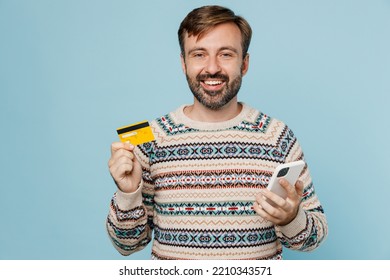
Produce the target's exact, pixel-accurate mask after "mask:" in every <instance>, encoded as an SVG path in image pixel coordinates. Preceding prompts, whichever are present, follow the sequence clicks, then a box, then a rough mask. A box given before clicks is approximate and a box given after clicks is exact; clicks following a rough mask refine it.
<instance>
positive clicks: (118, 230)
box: [106, 147, 154, 256]
mask: <svg viewBox="0 0 390 280" xmlns="http://www.w3.org/2000/svg"><path fill="white" fill-rule="evenodd" d="M134 153H135V155H136V156H137V158H138V160H139V162H140V163H141V166H142V170H143V174H142V180H141V183H140V185H139V187H138V189H137V190H136V191H135V192H134V193H124V192H122V191H120V190H117V191H116V193H115V194H114V196H113V197H112V199H111V204H110V209H109V213H108V217H107V220H106V227H107V232H108V235H109V237H110V238H111V241H112V243H113V245H114V247H115V249H116V250H117V251H118V252H119V253H121V254H122V255H124V256H128V255H130V254H132V253H135V252H137V251H140V250H142V249H143V248H145V247H146V246H147V245H148V243H149V242H150V240H151V238H152V231H153V227H154V226H153V197H154V188H153V184H152V180H151V178H150V169H149V164H148V160H146V158H145V156H144V154H142V151H141V150H140V149H139V148H138V147H137V148H136V149H135V150H134Z"/></svg>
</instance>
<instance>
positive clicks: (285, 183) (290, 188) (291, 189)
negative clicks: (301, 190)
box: [279, 178, 297, 197]
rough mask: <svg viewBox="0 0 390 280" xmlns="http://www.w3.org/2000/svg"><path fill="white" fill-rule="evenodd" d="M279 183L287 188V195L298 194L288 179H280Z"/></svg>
mask: <svg viewBox="0 0 390 280" xmlns="http://www.w3.org/2000/svg"><path fill="white" fill-rule="evenodd" d="M279 184H280V185H281V186H282V187H283V188H284V189H285V190H286V192H287V196H289V197H291V196H293V195H295V194H297V192H296V190H295V187H294V186H293V185H291V184H290V183H289V182H288V181H287V180H286V179H283V178H282V179H280V180H279Z"/></svg>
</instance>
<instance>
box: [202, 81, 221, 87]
mask: <svg viewBox="0 0 390 280" xmlns="http://www.w3.org/2000/svg"><path fill="white" fill-rule="evenodd" d="M204 83H205V84H206V85H209V86H216V85H220V84H222V81H204Z"/></svg>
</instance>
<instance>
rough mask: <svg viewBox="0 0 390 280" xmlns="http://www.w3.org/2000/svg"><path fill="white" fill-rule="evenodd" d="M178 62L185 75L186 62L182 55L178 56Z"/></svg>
mask: <svg viewBox="0 0 390 280" xmlns="http://www.w3.org/2000/svg"><path fill="white" fill-rule="evenodd" d="M180 61H181V69H182V70H183V73H184V74H185V73H186V62H185V58H184V56H183V54H182V53H181V54H180Z"/></svg>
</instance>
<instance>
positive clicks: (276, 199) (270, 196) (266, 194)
mask: <svg viewBox="0 0 390 280" xmlns="http://www.w3.org/2000/svg"><path fill="white" fill-rule="evenodd" d="M260 196H262V197H263V200H268V201H271V202H272V203H273V204H275V206H279V207H284V206H285V204H286V200H284V199H283V198H281V197H280V196H279V195H277V194H275V193H273V192H272V191H270V190H268V189H262V190H261V193H260V195H258V197H260ZM257 201H258V202H260V200H257Z"/></svg>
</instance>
